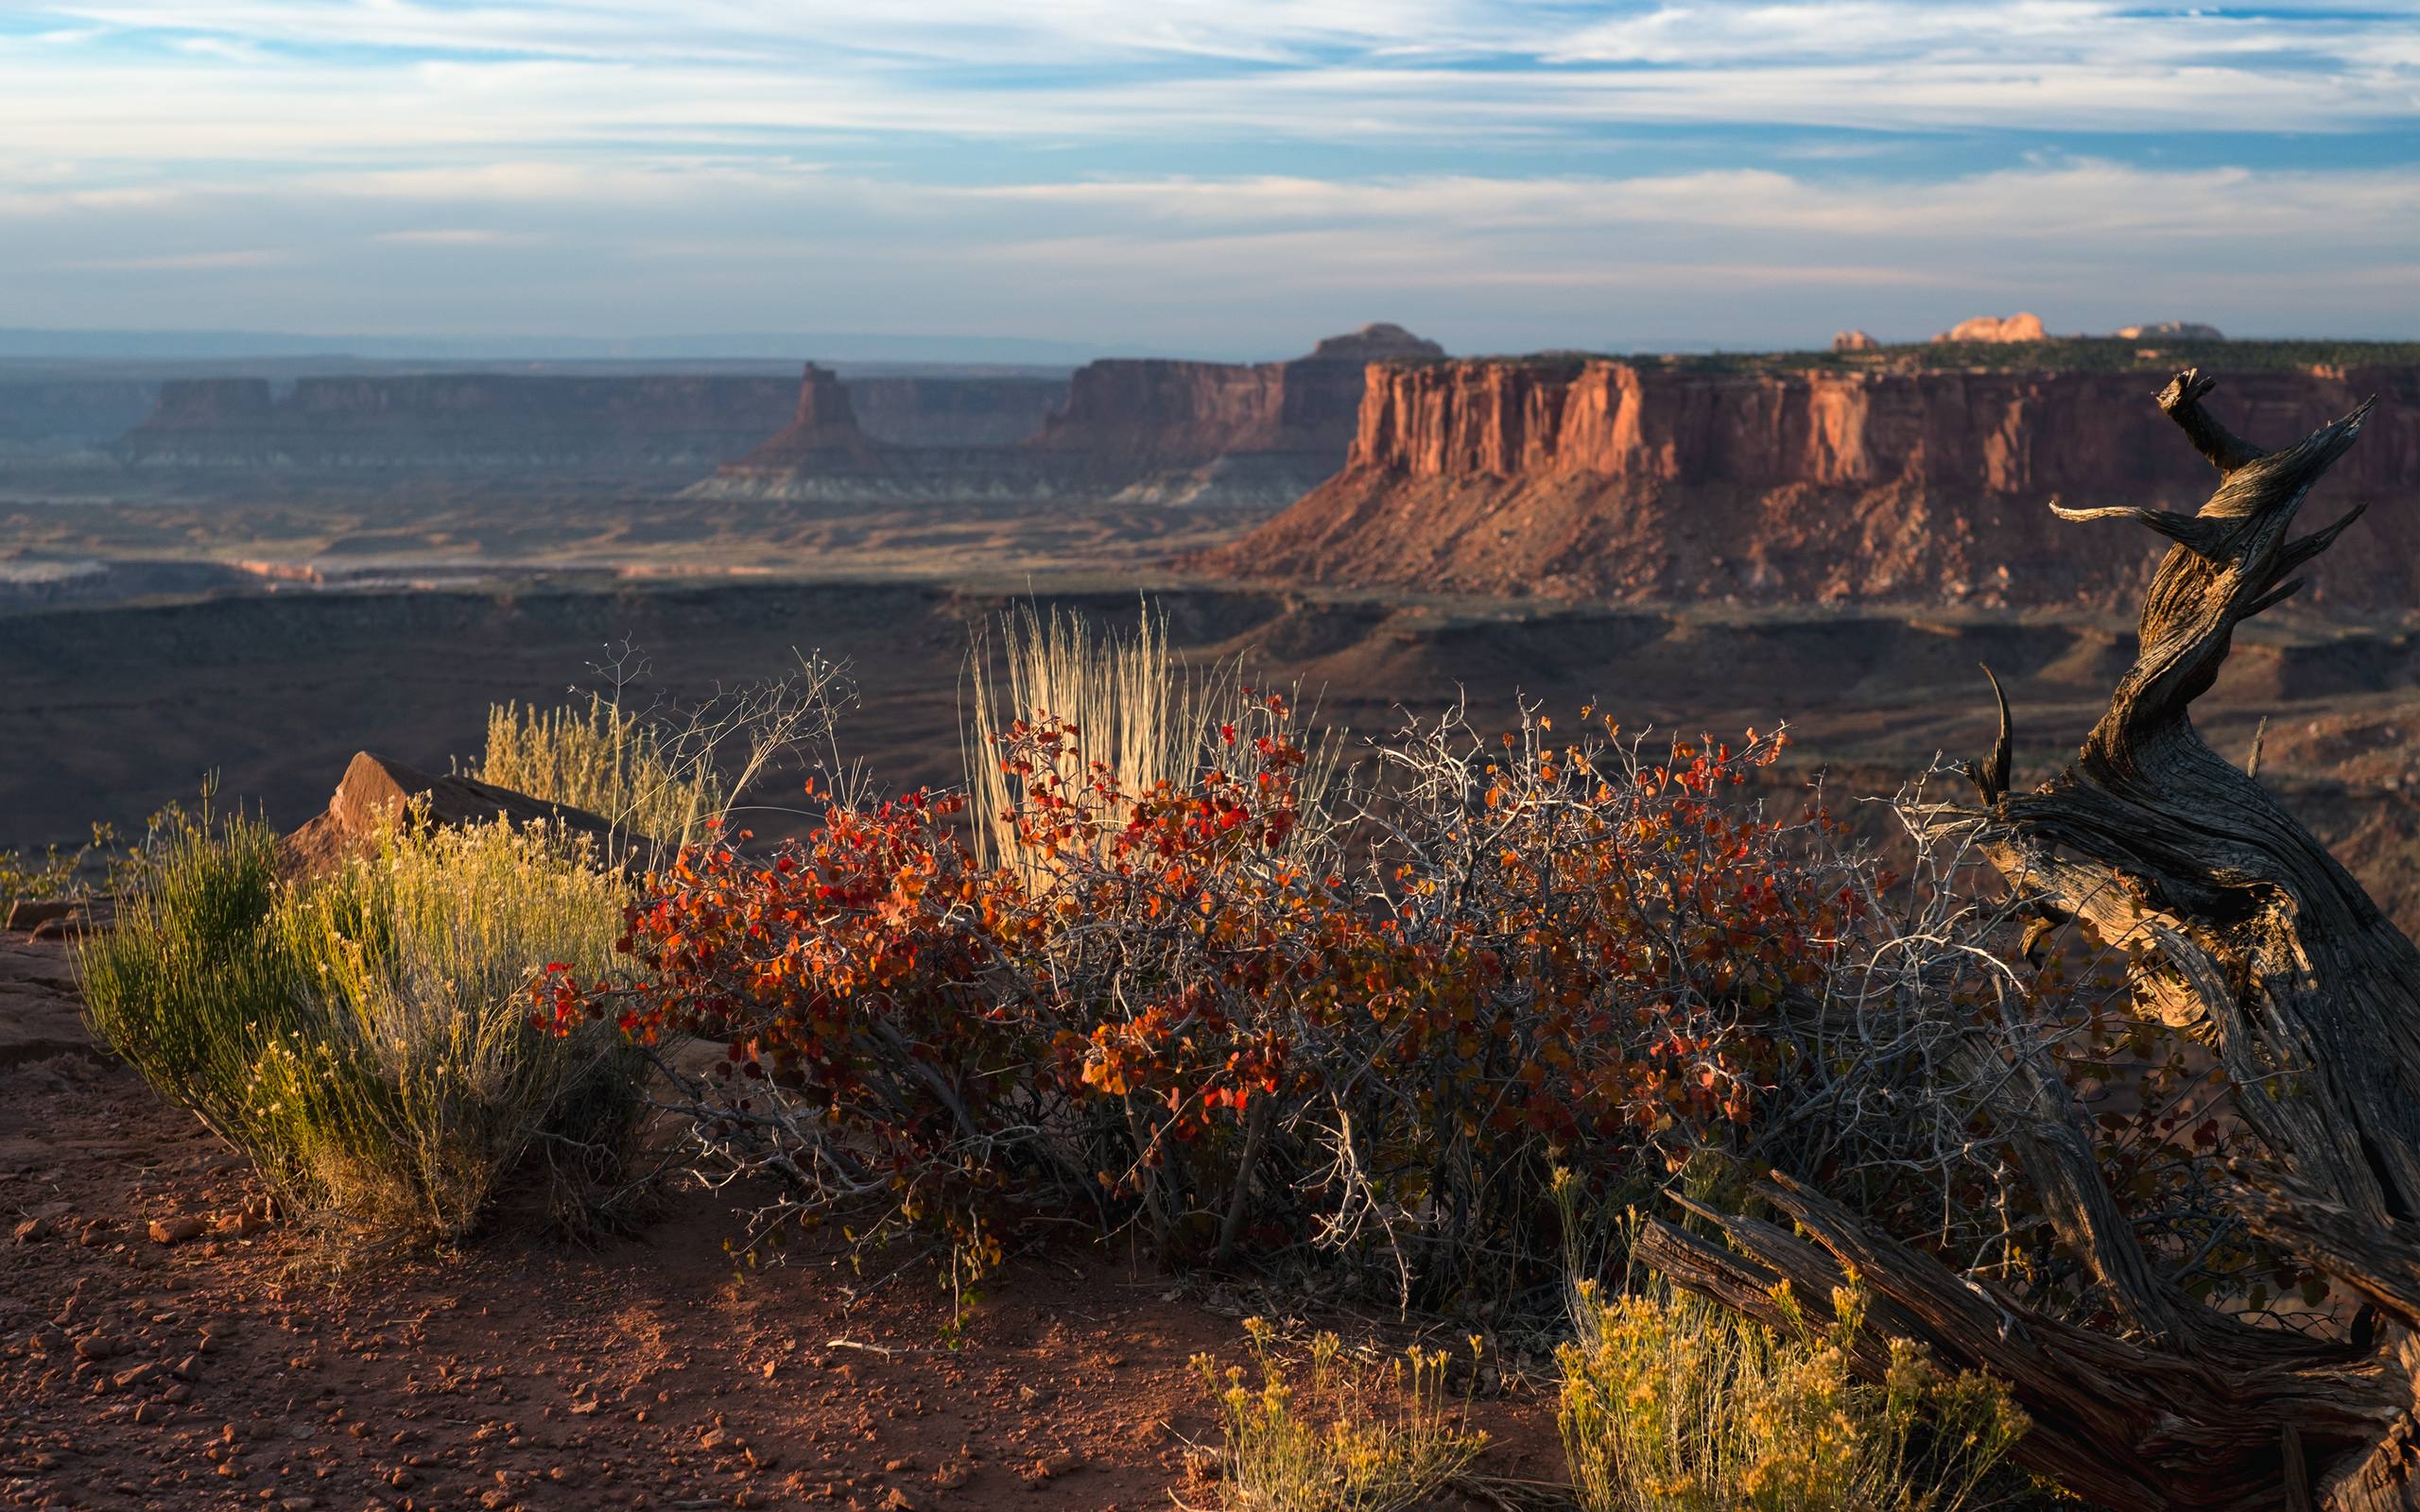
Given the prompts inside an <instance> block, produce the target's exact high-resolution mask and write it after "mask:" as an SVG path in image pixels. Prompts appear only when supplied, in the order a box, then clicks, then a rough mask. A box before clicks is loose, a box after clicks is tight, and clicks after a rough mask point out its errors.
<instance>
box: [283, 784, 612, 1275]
mask: <svg viewBox="0 0 2420 1512" xmlns="http://www.w3.org/2000/svg"><path fill="white" fill-rule="evenodd" d="M622 902H623V893H622V889H621V884H620V882H619V880H618V878H616V877H614V876H613V875H610V874H608V873H605V872H602V871H599V870H597V869H596V868H595V867H593V866H591V865H589V864H587V857H586V856H585V855H584V854H581V853H579V852H577V851H566V850H565V849H564V848H563V847H562V846H561V845H560V843H559V842H558V841H556V840H555V839H554V838H553V837H550V836H547V835H545V834H544V833H539V832H536V831H520V830H514V829H513V828H511V827H510V826H509V825H506V824H503V823H497V824H493V825H484V826H479V827H476V828H471V829H439V830H433V831H428V832H425V833H396V834H390V835H389V836H388V837H387V838H386V839H385V840H384V841H383V843H382V844H381V846H380V848H379V850H378V851H377V853H376V854H374V855H371V856H366V857H363V858H361V859H359V860H356V861H355V862H354V863H353V864H351V865H350V866H348V867H347V868H345V869H343V870H342V871H340V872H339V873H337V875H336V876H335V877H334V878H332V879H330V880H329V881H328V882H326V883H325V884H323V885H320V886H318V887H315V888H312V889H310V890H308V891H306V892H303V893H302V894H300V895H298V896H297V897H295V898H294V899H293V900H291V901H290V902H288V904H287V905H286V906H285V908H284V909H283V910H282V911H281V919H280V922H281V924H282V926H283V928H284V930H285V933H286V936H287V939H288V941H289V942H290V949H291V950H292V952H293V954H294V955H295V956H296V958H297V959H298V960H300V961H302V963H303V964H304V977H305V982H304V987H303V996H304V1000H305V1004H306V1008H305V1021H306V1022H307V1024H308V1032H307V1033H298V1034H292V1035H289V1036H287V1037H285V1039H283V1040H277V1041H272V1042H271V1043H269V1044H268V1045H267V1046H265V1047H264V1052H265V1053H264V1056H263V1059H262V1062H261V1073H260V1081H261V1091H262V1095H263V1096H264V1098H265V1099H266V1103H265V1106H264V1108H263V1116H264V1117H265V1118H267V1119H268V1120H269V1121H271V1122H272V1123H274V1124H275V1125H278V1126H279V1127H281V1128H282V1129H283V1130H284V1131H285V1133H284V1135H283V1140H284V1142H285V1143H290V1144H291V1145H293V1146H294V1147H296V1148H297V1149H298V1150H300V1151H302V1160H303V1164H304V1166H305V1169H306V1170H307V1171H308V1173H309V1177H310V1180H311V1182H312V1184H313V1185H314V1186H315V1187H317V1188H319V1189H320V1192H321V1193H322V1194H323V1198H324V1200H326V1201H327V1202H329V1203H330V1204H332V1205H333V1206H335V1207H337V1208H338V1209H340V1210H342V1211H348V1212H353V1213H358V1214H365V1215H377V1216H381V1217H383V1218H389V1219H391V1220H393V1221H395V1222H398V1223H401V1224H404V1225H406V1226H409V1227H416V1228H421V1229H425V1230H428V1231H430V1232H434V1233H437V1234H440V1235H445V1236H455V1235H459V1234H461V1233H463V1232H466V1231H467V1230H469V1229H471V1228H472V1227H473V1226H474V1225H475V1222H476V1221H477V1219H478V1218H479V1216H480V1215H481V1214H482V1213H483V1212H484V1211H487V1209H488V1208H489V1206H490V1205H491V1203H492V1202H493V1198H494V1196H495V1194H496V1192H497V1189H498V1188H499V1186H500V1185H501V1184H502V1183H503V1181H504V1179H505V1177H507V1176H508V1175H509V1174H510V1172H511V1171H512V1170H513V1169H514V1168H515V1167H516V1166H517V1165H519V1164H520V1162H521V1160H522V1159H523V1157H524V1156H525V1155H526V1154H527V1152H528V1151H529V1150H530V1148H531V1147H532V1145H534V1144H539V1143H546V1144H553V1143H557V1142H566V1143H573V1144H587V1145H593V1144H596V1143H597V1142H598V1139H599V1137H600V1136H602V1137H603V1138H604V1140H605V1142H606V1143H614V1141H615V1140H616V1139H618V1137H619V1133H620V1130H618V1129H617V1128H616V1125H628V1124H632V1123H634V1122H635V1120H636V1118H637V1116H638V1113H639V1111H640V1104H639V1102H638V1099H637V1097H636V1096H635V1094H634V1093H632V1094H631V1095H629V1096H627V1097H625V1098H623V1099H621V1101H622V1103H623V1105H624V1111H623V1112H622V1113H621V1114H620V1115H619V1116H618V1117H617V1116H616V1115H614V1112H613V1110H612V1109H613V1106H614V1101H615V1099H614V1097H613V1096H612V1095H611V1094H612V1091H613V1089H614V1088H616V1087H622V1088H628V1087H630V1086H631V1084H632V1082H633V1079H634V1074H635V1068H633V1067H631V1066H630V1065H629V1064H628V1058H629V1057H630V1056H631V1051H629V1050H628V1049H626V1048H624V1047H623V1046H622V1044H621V1042H620V1039H619V1036H618V1035H616V1034H615V1033H614V1031H613V1030H612V1028H611V1027H610V1026H603V1025H600V1026H596V1027H593V1028H592V1029H590V1030H589V1031H587V1032H584V1033H581V1034H576V1035H572V1036H568V1037H560V1038H559V1037H556V1036H552V1035H547V1034H541V1033H539V1032H537V1031H535V1030H533V1029H532V1028H531V1027H530V1026H529V998H528V993H527V988H528V987H529V985H530V984H531V983H532V982H533V981H535V980H536V979H537V977H538V976H539V974H540V973H541V972H542V971H544V968H545V967H546V966H548V965H549V964H552V963H557V962H560V963H562V964H564V965H567V966H570V967H571V968H573V969H574V970H576V971H596V972H602V971H608V970H610V968H611V966H612V963H613V959H614V940H615V939H616V938H617V937H619V935H620V932H621V917H622V913H621V911H622ZM568 1115H577V1116H576V1117H568ZM567 1117H568V1122H570V1123H573V1124H576V1125H586V1126H584V1127H566V1126H565V1125H566V1122H567ZM600 1125H601V1126H600Z"/></svg>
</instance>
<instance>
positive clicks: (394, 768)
mask: <svg viewBox="0 0 2420 1512" xmlns="http://www.w3.org/2000/svg"><path fill="white" fill-rule="evenodd" d="M415 800H417V801H418V802H419V803H420V804H421V805H423V806H422V808H421V811H420V812H422V813H423V815H424V816H426V820H427V822H428V823H431V824H492V823H493V822H494V821H495V820H496V819H497V818H498V817H502V818H506V819H510V821H512V822H513V823H514V824H528V823H531V822H533V821H537V820H544V821H545V822H546V823H548V824H550V825H553V826H556V827H558V828H560V829H562V831H564V832H565V833H569V834H573V835H581V834H584V835H587V836H589V837H591V838H592V839H594V840H595V841H596V844H597V846H598V848H599V850H600V851H612V850H614V848H615V846H616V844H617V842H620V841H622V840H626V839H627V838H628V837H627V836H622V835H617V834H616V833H614V827H613V825H612V824H611V823H609V822H608V821H606V820H605V819H603V818H600V817H599V816H596V815H594V814H591V813H589V812H588V811H587V810H586V809H576V808H572V807H570V806H568V805H565V804H560V803H548V802H546V801H544V799H534V798H531V797H529V796H528V795H527V794H526V793H515V792H513V791H512V790H511V789H510V788H505V787H497V786H495V785H493V783H489V782H477V781H475V780H474V779H472V778H468V777H456V776H446V777H431V776H429V775H428V774H427V773H425V772H420V771H415V770H413V769H412V768H411V767H408V766H406V765H403V764H402V763H401V762H392V761H389V760H388V759H387V758H385V757H383V756H374V755H372V754H371V753H370V752H369V751H366V750H365V751H361V752H358V753H357V754H355V755H354V758H353V761H352V764H351V765H348V766H346V767H345V769H344V780H343V781H342V782H338V783H337V790H336V796H335V797H333V798H331V799H328V811H327V812H326V813H325V814H322V815H320V816H318V817H317V818H314V819H313V820H311V821H310V822H309V823H308V824H305V825H303V826H302V828H301V829H299V830H297V831H295V832H294V833H291V834H289V835H287V836H286V837H285V839H284V840H281V841H280V842H278V863H279V866H280V868H281V869H282V870H284V871H285V874H286V875H287V876H289V877H321V876H325V875H327V874H328V873H329V872H331V871H334V870H335V869H336V868H337V867H339V866H341V865H342V864H343V863H344V861H345V860H346V859H347V858H348V857H351V856H354V855H358V854H361V853H362V852H364V851H368V850H369V849H370V848H371V847H372V846H373V845H375V844H376V843H377V837H378V833H379V832H380V830H381V829H383V828H385V827H386V826H388V825H390V824H392V823H393V822H394V821H395V818H396V816H398V815H401V814H403V813H404V812H405V811H406V809H409V808H410V807H411V806H412V805H413V803H414V802H415Z"/></svg>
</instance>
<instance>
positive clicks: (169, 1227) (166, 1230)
mask: <svg viewBox="0 0 2420 1512" xmlns="http://www.w3.org/2000/svg"><path fill="white" fill-rule="evenodd" d="M202 1228H203V1225H202V1221H201V1220H200V1219H199V1218H197V1217H194V1216H193V1215H192V1214H191V1213H181V1214H179V1215H178V1216H176V1217H174V1218H154V1219H152V1220H151V1242H152V1243H153V1244H155V1245H182V1244H183V1243H184V1242H185V1241H186V1240H188V1239H199V1238H200V1237H201V1234H202Z"/></svg>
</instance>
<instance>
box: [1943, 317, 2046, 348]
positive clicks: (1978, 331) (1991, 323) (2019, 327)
mask: <svg viewBox="0 0 2420 1512" xmlns="http://www.w3.org/2000/svg"><path fill="white" fill-rule="evenodd" d="M2043 338H2044V332H2043V330H2042V318H2041V317H2040V316H2038V315H2035V314H2033V313H2031V311H2026V310H2019V311H2018V312H2017V313H2016V314H2014V315H2012V316H2008V317H2006V318H2002V317H2000V316H1997V315H1979V316H1977V317H1975V318H1973V319H1971V320H1961V321H1959V322H1958V323H1957V324H1956V325H1954V326H1951V327H1950V328H1949V329H1948V330H1946V331H1944V332H1943V333H1942V334H1941V335H1937V336H1935V337H1933V339H1934V340H1935V341H1995V342H1997V341H2040V340H2042V339H2043Z"/></svg>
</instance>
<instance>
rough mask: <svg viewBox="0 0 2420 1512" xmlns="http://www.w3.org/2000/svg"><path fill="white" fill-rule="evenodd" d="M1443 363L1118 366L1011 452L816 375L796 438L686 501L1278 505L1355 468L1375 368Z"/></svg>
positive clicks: (1365, 343)
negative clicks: (840, 393) (837, 394)
mask: <svg viewBox="0 0 2420 1512" xmlns="http://www.w3.org/2000/svg"><path fill="white" fill-rule="evenodd" d="M1442 354H1443V350H1442V349H1441V348H1439V347H1437V346H1436V345H1435V344H1434V343H1433V342H1426V341H1422V340H1421V339H1420V338H1419V337H1417V336H1414V335H1410V334H1409V332H1406V331H1404V330H1402V329H1401V328H1400V327H1395V326H1371V327H1367V328H1365V329H1363V330H1362V331H1359V332H1356V333H1353V334H1352V335H1346V336H1336V337H1330V338H1328V339H1327V340H1326V341H1323V342H1322V343H1321V344H1320V348H1319V350H1318V351H1316V352H1313V353H1312V354H1311V355H1310V356H1307V357H1303V358H1298V359H1296V360H1294V361H1291V362H1270V363H1220V362H1189V361H1183V360H1177V359H1167V358H1117V359H1109V360H1104V361H1099V362H1094V363H1089V364H1087V365H1086V366H1084V367H1083V368H1081V369H1078V370H1077V372H1076V373H1075V375H1074V377H1073V378H1072V379H1070V380H1069V381H1068V383H1067V385H1066V391H1065V403H1064V405H1063V407H1059V408H1055V409H1050V410H1046V411H1045V412H1044V413H1043V414H1042V415H1041V416H1040V418H1039V424H1038V425H1037V426H1034V427H1030V428H1029V429H1028V431H1026V432H1025V433H1024V434H1022V435H1019V436H1015V437H1010V438H1007V439H1005V440H1003V439H1002V436H1003V435H1005V431H1006V426H1005V424H1003V425H1002V426H1000V427H999V428H996V429H994V428H989V427H987V428H985V429H984V430H983V432H982V434H981V435H980V436H979V437H978V436H977V435H975V434H973V433H972V432H970V433H969V435H968V437H967V439H966V441H965V442H963V443H960V444H949V443H942V444H921V445H908V444H902V443H900V442H898V441H895V440H893V439H892V438H890V437H889V436H886V435H884V434H883V433H882V432H881V431H880V430H879V429H878V428H877V426H876V424H875V421H874V415H873V410H872V409H871V408H870V407H869V405H868V404H867V400H868V398H869V397H870V395H869V391H868V389H867V387H866V385H865V384H863V383H862V382H851V383H848V384H846V385H838V387H845V389H846V391H847V395H846V397H847V398H848V399H849V400H851V401H854V404H855V414H854V416H849V415H843V414H841V413H840V412H839V410H838V406H837V404H836V401H835V398H834V397H833V395H832V394H831V393H830V390H831V389H832V388H834V387H836V385H837V381H836V380H834V379H833V378H832V375H831V374H829V373H826V372H824V371H823V369H819V368H812V367H810V368H809V369H808V370H807V373H806V376H805V379H804V384H803V386H802V390H801V397H800V405H801V408H800V418H799V419H798V420H797V421H794V422H793V424H792V425H791V426H790V427H789V429H788V430H787V431H786V432H785V433H784V434H783V435H781V436H776V437H775V438H772V439H771V440H769V441H768V442H766V444H765V445H764V446H762V447H759V448H758V449H757V450H755V451H754V452H752V453H751V454H750V455H747V456H745V457H742V458H740V459H739V460H738V461H736V462H733V463H731V464H728V465H726V466H724V467H722V468H721V469H719V470H717V472H716V474H715V476H714V477H712V478H710V479H707V480H706V481H704V482H702V483H700V484H699V485H698V486H697V487H696V488H694V489H692V490H689V491H690V492H691V493H692V494H696V495H700V496H704V497H746V498H769V499H821V500H830V501H834V502H842V501H847V500H853V499H862V498H867V497H887V498H888V497H896V498H903V499H905V498H913V499H920V500H925V501H929V502H937V503H940V502H971V501H989V500H1037V499H1069V500H1079V501H1080V500H1097V501H1114V502H1119V503H1161V504H1193V503H1210V502H1215V503H1221V504H1261V505H1267V506H1270V507H1275V506H1279V505H1283V504H1286V503H1288V502H1289V501H1291V500H1293V499H1295V498H1298V497H1300V496H1301V495H1302V494H1303V493H1304V492H1305V490H1309V489H1311V488H1312V487H1314V486H1316V485H1317V484H1318V483H1319V482H1320V481H1321V480H1322V479H1323V478H1325V477H1327V476H1328V475H1329V474H1330V473H1332V472H1335V471H1336V470H1337V469H1338V468H1339V467H1340V466H1341V465H1342V464H1343V462H1344V459H1345V455H1346V452H1347V451H1348V449H1349V448H1350V446H1351V444H1352V440H1353V435H1354V426H1355V423H1356V420H1357V416H1358V414H1359V413H1360V408H1361V401H1362V385H1363V378H1364V373H1365V372H1366V371H1368V370H1369V364H1370V363H1371V362H1372V361H1373V360H1377V359H1384V358H1401V357H1414V358H1427V357H1436V356H1441V355H1442ZM1002 407H1003V409H1006V408H1008V407H1009V406H1006V405H1004V406H1002ZM1005 418H1006V416H1005V414H1003V415H1002V416H1001V419H1002V420H1003V421H1005ZM842 428H845V429H846V430H848V431H850V432H853V433H854V435H855V439H849V438H844V437H843V436H842ZM793 433H796V434H793ZM810 433H811V434H810Z"/></svg>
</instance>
